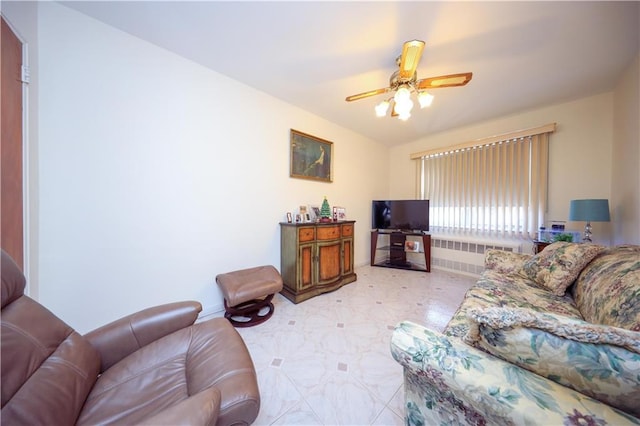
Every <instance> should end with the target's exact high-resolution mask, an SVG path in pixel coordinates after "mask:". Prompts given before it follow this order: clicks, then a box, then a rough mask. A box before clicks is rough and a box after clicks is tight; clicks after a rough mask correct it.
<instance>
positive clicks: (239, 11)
mask: <svg viewBox="0 0 640 426" xmlns="http://www.w3.org/2000/svg"><path fill="white" fill-rule="evenodd" d="M62 3H63V4H65V5H66V6H68V7H71V8H73V9H76V10H78V11H80V12H83V13H85V14H87V15H89V16H92V17H94V18H96V19H98V20H100V21H103V22H105V23H107V24H109V25H112V26H114V27H116V28H119V29H121V30H123V31H126V32H127V33H130V34H132V35H135V36H137V37H140V38H142V39H145V40H147V41H149V42H151V43H154V44H156V45H158V46H161V47H164V48H166V49H168V50H170V51H173V52H175V53H177V54H179V55H181V56H184V57H185V58H189V59H191V60H193V61H195V62H198V63H200V64H202V65H204V66H206V67H208V68H211V69H212V70H215V71H217V72H219V73H222V74H225V75H227V76H229V77H231V78H233V79H235V80H238V81H241V82H243V83H245V84H247V85H249V86H252V87H254V88H256V89H258V90H261V91H263V92H266V93H268V94H271V95H273V96H275V97H278V98H280V99H282V100H284V101H286V102H288V103H291V104H293V105H297V106H298V107H300V108H302V109H304V110H307V111H310V112H312V113H314V114H317V115H319V116H321V117H324V118H326V119H327V120H330V121H332V122H334V123H337V124H340V125H342V126H344V127H346V128H350V129H352V130H354V131H355V132H358V133H360V134H362V135H365V136H367V137H369V138H371V139H373V140H377V141H380V142H381V143H383V144H386V145H389V146H391V145H395V144H400V143H406V142H409V141H412V140H415V139H418V138H421V137H423V136H425V135H428V134H430V133H435V132H440V131H443V130H446V129H450V128H454V127H459V126H464V125H468V124H472V123H476V122H480V121H484V120H488V119H492V118H495V117H501V116H505V115H509V114H513V113H517V112H520V111H524V110H528V109H532V108H538V107H541V106H545V105H551V104H554V103H558V102H563V101H569V100H573V99H578V98H581V97H584V96H588V95H591V94H596V93H600V92H604V91H609V90H611V89H613V87H614V84H615V83H616V81H617V79H618V78H619V77H620V75H621V73H622V72H623V71H624V70H625V68H626V67H627V66H628V65H630V63H631V61H632V60H633V59H634V58H635V56H636V55H638V53H639V52H640V30H639V20H640V2H638V1H628V2H610V1H604V2H575V1H569V2H540V1H539V2H535V1H534V2H404V1H403V2H379V1H375V2H362V1H360V2H324V1H319V2H308V1H305V2H302V1H300V2H269V1H260V2H216V1H196V2H186V1H175V2H173V1H133V2H129V1H108V2H102V1H70V2H62ZM412 39H421V40H424V41H426V43H427V44H426V47H425V50H424V53H423V56H422V60H421V62H420V65H419V66H418V78H425V77H431V76H436V75H443V74H452V73H459V72H467V71H471V72H473V80H472V81H471V82H470V83H469V84H468V85H467V86H465V87H457V88H443V89H438V90H435V91H433V94H434V95H435V100H434V102H433V105H432V106H431V107H430V108H427V109H424V110H420V109H418V108H417V107H416V108H414V112H413V114H412V117H411V118H410V119H409V120H408V121H406V122H402V121H400V120H397V119H395V118H389V117H385V118H377V117H376V116H375V115H374V111H373V107H374V106H375V104H377V103H378V102H380V101H381V100H383V99H384V98H385V96H384V95H380V96H376V97H372V98H368V99H364V100H359V101H355V102H350V103H347V102H345V100H344V99H345V97H346V96H348V95H352V94H356V93H360V92H365V91H368V90H373V89H378V88H383V87H386V86H387V85H388V81H389V76H390V75H391V73H392V72H393V71H395V70H396V68H397V66H396V64H395V58H396V57H397V56H398V55H399V54H400V52H401V48H402V43H403V42H405V41H407V40H412ZM221 102H224V100H221Z"/></svg>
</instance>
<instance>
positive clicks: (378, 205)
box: [371, 200, 429, 232]
mask: <svg viewBox="0 0 640 426" xmlns="http://www.w3.org/2000/svg"><path fill="white" fill-rule="evenodd" d="M371 225H372V228H374V229H394V230H400V231H425V232H426V231H429V200H374V201H373V202H372V218H371Z"/></svg>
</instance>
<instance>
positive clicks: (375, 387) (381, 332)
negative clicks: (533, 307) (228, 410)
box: [238, 266, 475, 425]
mask: <svg viewBox="0 0 640 426" xmlns="http://www.w3.org/2000/svg"><path fill="white" fill-rule="evenodd" d="M356 273H357V274H358V280H357V281H355V282H354V283H351V284H348V285H346V286H344V287H342V288H341V289H339V290H337V291H334V292H331V293H326V294H323V295H320V296H316V297H314V298H311V299H309V300H306V301H304V302H301V303H299V304H297V305H296V304H293V303H291V302H290V301H289V300H287V299H286V298H284V297H283V296H281V295H280V294H278V295H276V297H274V305H275V312H274V314H273V316H272V317H271V318H270V319H269V320H268V321H267V322H265V323H263V324H260V325H258V326H255V327H250V328H244V329H243V328H239V329H238V331H239V332H240V334H241V335H242V337H243V338H244V340H245V342H246V344H247V347H248V348H249V351H250V352H251V356H252V358H253V361H254V364H255V367H256V371H257V373H258V382H259V386H260V393H261V398H262V406H261V409H260V414H259V415H258V418H257V419H256V421H255V423H254V424H255V425H402V424H403V423H404V421H403V416H404V414H403V406H404V402H403V399H404V395H403V388H402V383H403V379H402V368H401V367H400V365H399V364H397V363H396V362H395V361H394V360H393V358H392V357H391V353H390V350H389V342H390V338H391V332H392V330H393V328H394V326H395V324H397V323H398V322H400V321H402V320H411V321H414V322H418V323H421V324H425V325H427V326H428V327H430V328H432V329H436V330H442V328H443V327H444V326H445V325H446V323H447V322H448V321H449V318H450V317H451V315H452V314H453V312H454V311H455V309H456V308H457V306H458V304H459V303H460V301H461V300H462V297H463V295H464V292H465V291H466V290H467V289H468V288H469V287H470V286H471V285H472V284H473V283H474V282H475V279H474V278H471V277H466V276H462V275H455V274H451V273H447V272H443V271H438V270H434V271H433V272H431V273H425V272H417V271H405V270H398V269H387V268H380V267H371V266H363V267H360V268H357V269H356Z"/></svg>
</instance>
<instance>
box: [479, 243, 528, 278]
mask: <svg viewBox="0 0 640 426" xmlns="http://www.w3.org/2000/svg"><path fill="white" fill-rule="evenodd" d="M531 257H532V255H530V254H524V253H514V252H511V251H504V250H497V249H489V250H486V251H485V252H484V268H485V269H489V270H493V271H496V272H500V273H502V274H512V273H517V272H518V271H520V269H522V267H523V266H524V264H525V262H526V261H527V260H529V259H531Z"/></svg>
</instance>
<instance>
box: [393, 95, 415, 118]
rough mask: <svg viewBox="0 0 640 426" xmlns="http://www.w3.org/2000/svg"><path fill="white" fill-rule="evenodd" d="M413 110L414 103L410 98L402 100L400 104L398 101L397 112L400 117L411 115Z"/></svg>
mask: <svg viewBox="0 0 640 426" xmlns="http://www.w3.org/2000/svg"><path fill="white" fill-rule="evenodd" d="M412 108H413V101H412V100H411V99H410V98H406V99H402V100H401V101H399V102H398V101H396V106H395V110H396V112H397V113H398V114H399V115H403V114H410V113H411V109H412Z"/></svg>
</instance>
